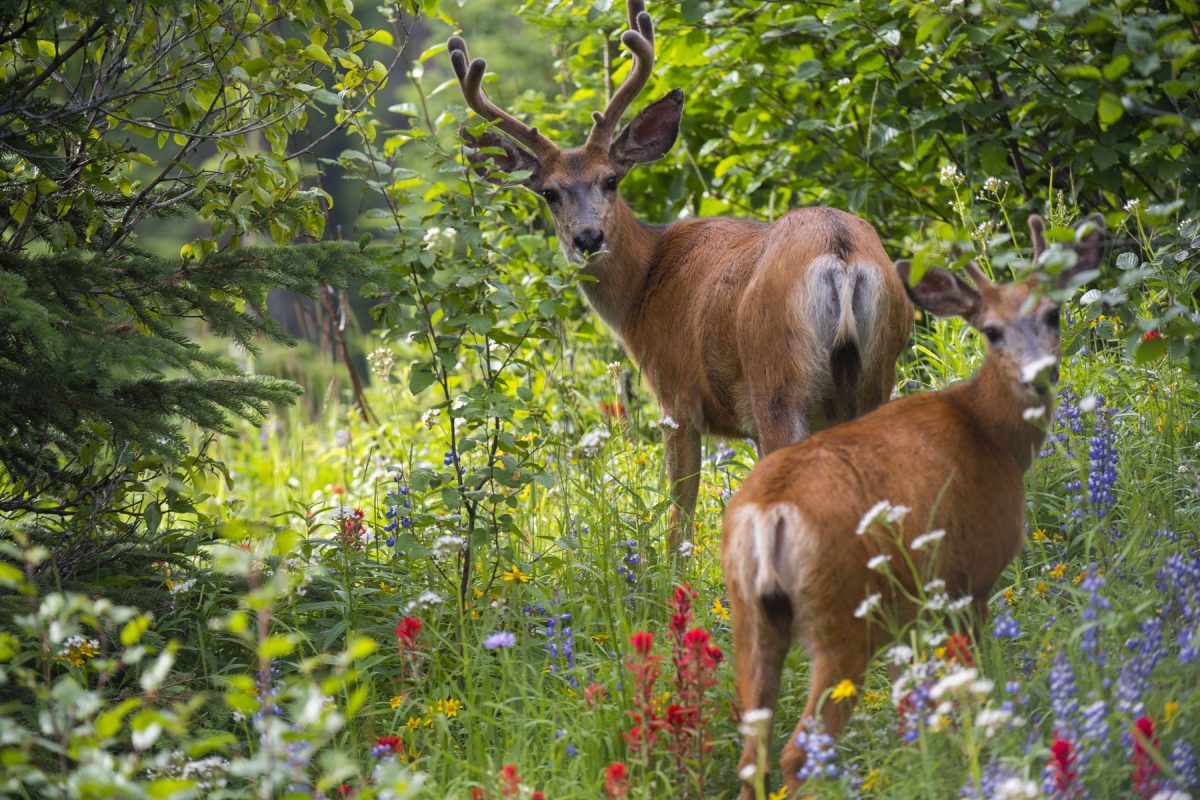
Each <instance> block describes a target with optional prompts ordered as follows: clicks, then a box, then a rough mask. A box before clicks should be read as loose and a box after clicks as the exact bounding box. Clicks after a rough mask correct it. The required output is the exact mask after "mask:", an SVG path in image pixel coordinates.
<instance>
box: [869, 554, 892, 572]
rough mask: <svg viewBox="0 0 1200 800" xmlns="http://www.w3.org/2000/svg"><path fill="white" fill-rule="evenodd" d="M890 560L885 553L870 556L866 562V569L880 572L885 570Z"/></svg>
mask: <svg viewBox="0 0 1200 800" xmlns="http://www.w3.org/2000/svg"><path fill="white" fill-rule="evenodd" d="M891 560H892V557H891V556H889V555H888V554H886V553H880V554H879V555H877V556H871V559H870V560H869V561H867V569H871V570H876V571H879V572H882V571H883V570H884V569H886V568H887V564H888V562H889V561H891Z"/></svg>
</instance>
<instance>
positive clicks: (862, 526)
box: [854, 500, 892, 536]
mask: <svg viewBox="0 0 1200 800" xmlns="http://www.w3.org/2000/svg"><path fill="white" fill-rule="evenodd" d="M891 507H892V504H891V503H889V502H888V501H887V500H880V501H879V502H878V503H876V504H875V505H873V506H871V508H870V509H868V511H867V513H865V514H863V515H862V519H860V520H859V521H858V528H857V529H856V530H855V531H854V532H855V533H856V534H858V535H859V536H862V535H863V534H864V533H866V532H867V529H868V528H870V527H871V525H872V523H874V522H875V521H877V520H878V519H879V517H881V516H883V515H884V514H886V513H887V512H888V511H889V510H890V509H891Z"/></svg>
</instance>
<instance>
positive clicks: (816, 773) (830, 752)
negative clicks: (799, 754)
mask: <svg viewBox="0 0 1200 800" xmlns="http://www.w3.org/2000/svg"><path fill="white" fill-rule="evenodd" d="M796 747H798V748H800V749H801V750H803V751H804V765H803V766H802V767H800V771H799V772H797V773H796V777H797V778H799V779H800V780H802V781H806V780H808V779H809V778H815V777H824V778H837V777H840V776H841V775H842V770H841V768H840V767H838V765H837V764H836V763H835V760H836V758H837V753H836V752H835V751H834V749H833V737H832V736H830V735H829V734H827V733H825V731H823V730H821V729H820V727H819V726H818V725H817V724H816V723H815V722H813V721H812V720H811V719H810V720H807V721H806V724H805V725H804V727H802V728H801V729H800V732H799V733H797V734H796Z"/></svg>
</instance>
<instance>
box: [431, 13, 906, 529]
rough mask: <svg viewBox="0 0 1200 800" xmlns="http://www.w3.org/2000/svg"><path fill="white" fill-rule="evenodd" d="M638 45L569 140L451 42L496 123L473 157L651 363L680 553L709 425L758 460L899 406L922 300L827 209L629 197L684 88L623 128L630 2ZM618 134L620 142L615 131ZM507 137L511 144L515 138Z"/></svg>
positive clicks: (644, 18) (479, 105)
mask: <svg viewBox="0 0 1200 800" xmlns="http://www.w3.org/2000/svg"><path fill="white" fill-rule="evenodd" d="M628 13H629V25H630V30H627V31H625V33H624V34H622V36H621V41H622V42H623V43H624V44H625V46H626V47H627V48H628V49H629V50H630V51H631V52H632V54H633V64H632V68H631V70H630V72H629V76H628V78H627V79H626V80H625V82H624V83H623V84H622V85H621V87H620V88H619V89H618V90H617V91H616V92H615V93H614V94H613V96H612V99H611V100H610V101H609V103H608V105H607V106H606V107H605V109H604V110H603V111H602V112H597V113H594V114H593V121H594V124H593V125H592V130H591V133H590V134H589V135H588V138H587V142H586V143H585V144H584V145H583V146H582V147H577V148H572V149H568V150H563V149H560V148H558V147H556V146H555V145H554V144H553V143H552V142H550V140H549V139H547V138H546V137H545V136H543V135H542V134H541V133H540V132H538V130H537V128H534V127H530V126H528V125H525V124H524V123H522V122H520V121H518V120H517V119H516V118H514V117H513V116H512V115H511V114H509V113H507V112H505V111H503V110H501V109H500V108H498V107H497V106H496V105H495V104H494V103H492V102H491V100H489V99H488V97H487V96H486V95H485V94H484V92H483V89H482V86H481V85H482V82H483V76H484V72H485V70H486V64H485V62H484V61H483V60H482V59H475V60H474V61H472V60H470V58H469V57H468V55H467V46H466V43H465V42H464V41H463V40H462V39H461V38H459V37H457V36H455V37H453V38H451V39H450V41H449V45H448V47H449V51H450V59H451V63H452V65H453V67H454V72H455V74H456V75H457V76H458V80H459V83H460V84H461V86H462V90H463V95H464V96H465V98H466V100H467V104H468V105H469V106H470V107H471V108H472V109H474V110H475V112H476V113H478V114H479V115H480V116H482V117H484V118H485V119H488V120H491V121H493V122H494V123H495V125H494V130H495V131H499V132H500V133H502V134H504V135H505V136H506V137H508V138H504V137H501V136H498V135H496V133H494V132H492V131H489V132H487V133H485V134H483V136H481V137H478V138H475V137H470V136H468V135H467V134H466V132H465V131H464V132H463V135H464V138H465V139H466V141H467V143H468V144H469V145H471V146H473V147H474V148H477V149H476V152H475V153H474V154H473V156H472V160H473V161H474V162H480V161H485V160H486V159H487V158H488V157H489V156H488V155H485V154H484V153H483V152H480V151H491V152H492V153H497V154H499V155H496V156H495V159H496V163H497V165H498V166H499V167H500V168H501V169H502V170H503V171H504V172H508V173H511V172H516V171H518V170H522V171H528V172H529V177H528V178H527V179H526V180H525V181H524V182H525V184H526V185H527V186H528V187H529V188H531V189H533V190H534V191H535V192H537V193H538V194H539V195H541V197H542V198H543V199H544V200H545V201H546V203H547V204H548V205H549V207H550V211H551V213H552V214H553V216H554V223H555V226H556V228H557V232H558V239H559V243H560V245H561V246H562V249H563V252H564V253H565V255H566V256H567V258H568V259H569V260H571V261H573V262H576V263H578V262H585V263H584V266H583V268H582V272H583V274H584V275H586V276H587V279H586V280H584V281H583V282H582V286H583V292H584V294H585V295H586V297H587V300H588V302H589V303H590V304H591V306H592V308H594V309H595V310H596V312H597V313H598V314H599V315H600V317H601V318H602V319H603V320H604V321H605V323H606V324H607V325H608V326H609V327H610V328H611V329H612V330H613V331H614V332H615V333H616V334H617V336H618V337H619V338H620V340H621V342H622V343H623V344H624V346H625V348H626V350H627V351H628V352H629V354H630V356H631V357H632V358H633V360H634V361H635V362H636V363H637V364H638V365H639V366H640V368H641V370H642V372H643V374H644V375H645V376H646V379H647V381H648V382H649V384H650V386H651V388H652V389H653V391H654V393H655V395H656V396H657V399H658V402H659V404H660V406H661V407H662V410H663V412H664V413H665V414H667V415H669V416H670V417H671V418H672V419H673V420H674V422H675V424H676V426H675V427H672V426H671V425H669V424H668V425H664V432H665V442H664V444H665V450H666V466H667V477H668V481H669V484H670V487H671V496H672V501H673V504H672V510H671V537H670V547H671V548H672V550H673V549H674V547H675V546H676V545H677V544H678V542H679V538H680V536H681V534H682V531H683V530H684V529H685V528H686V527H687V526H689V525H690V520H691V514H692V511H693V509H694V508H695V504H696V495H697V491H698V489H699V473H700V461H701V448H700V437H701V434H702V433H705V432H707V433H713V434H716V435H719V436H737V437H749V438H752V439H753V440H754V441H755V443H756V444H757V446H758V450H759V453H760V455H761V454H765V453H769V452H771V451H772V450H775V449H777V448H780V447H783V446H785V445H788V444H792V443H794V442H797V441H799V440H801V439H803V438H804V437H805V436H807V435H808V433H809V431H810V428H812V427H819V426H820V425H822V424H823V423H825V422H832V421H834V420H838V419H847V418H850V417H853V416H855V415H857V414H858V413H861V412H862V411H864V410H867V409H870V408H873V407H875V406H877V405H879V403H881V402H883V401H884V400H885V399H887V397H888V395H889V394H890V392H891V389H892V385H893V383H894V381H895V371H894V365H895V361H896V358H897V357H898V356H899V354H900V351H901V349H902V348H903V347H904V346H905V344H906V342H907V340H908V335H909V331H910V329H911V326H912V307H911V305H910V304H909V302H908V299H907V298H906V296H905V292H904V287H903V286H902V285H901V281H900V279H899V277H898V276H897V275H896V273H895V270H894V269H893V268H892V264H891V262H890V260H889V259H888V257H887V255H886V254H885V253H884V250H883V246H882V245H881V243H880V241H879V237H878V235H877V234H876V232H875V230H874V229H873V228H872V227H871V226H870V225H869V224H867V223H866V222H865V221H863V220H862V219H859V218H858V217H855V216H852V215H850V214H846V213H843V212H841V211H837V210H834V209H831V208H804V209H798V210H794V211H791V212H789V213H787V214H785V215H783V216H782V217H781V218H779V219H778V220H776V221H775V222H774V223H772V224H764V223H760V222H753V221H749V220H742V219H730V218H724V217H714V218H702V219H693V220H687V221H682V222H676V223H673V224H669V225H646V224H643V223H641V222H639V221H638V220H637V218H636V217H635V216H634V214H633V211H632V210H631V209H630V208H629V206H628V205H627V204H626V202H625V201H624V200H623V199H622V198H621V195H620V194H619V193H618V191H617V187H618V186H619V184H620V182H621V179H622V178H623V177H625V175H626V174H627V173H628V172H629V170H630V169H632V168H633V166H634V165H635V164H642V163H646V162H649V161H654V160H656V159H658V158H661V157H662V156H663V155H665V154H666V153H667V151H669V150H670V149H671V147H672V145H673V144H674V142H675V139H676V136H677V135H678V133H679V123H680V118H681V116H682V114H683V92H681V91H680V90H678V89H674V90H672V91H670V92H668V93H667V95H666V96H665V97H662V98H661V99H659V100H656V101H655V102H653V103H651V104H650V105H648V106H647V107H646V108H644V109H643V110H642V111H641V112H640V113H639V114H638V115H637V116H636V117H634V119H633V120H632V121H631V122H630V123H629V125H628V126H626V127H625V128H624V129H623V130H622V131H621V132H620V133H616V131H617V124H618V123H619V122H620V120H621V116H622V114H623V113H624V112H625V111H626V109H627V108H628V107H629V105H630V104H631V103H632V102H633V100H634V98H635V97H637V95H638V94H639V93H640V92H641V90H642V88H643V87H644V86H645V85H646V82H647V81H648V80H649V78H650V75H651V73H652V71H653V67H654V27H653V25H652V23H651V21H650V16H649V14H647V13H646V10H645V6H644V4H643V2H641V0H629V2H628ZM614 134H615V135H614ZM510 140H511V141H510Z"/></svg>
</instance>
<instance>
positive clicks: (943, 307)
mask: <svg viewBox="0 0 1200 800" xmlns="http://www.w3.org/2000/svg"><path fill="white" fill-rule="evenodd" d="M911 268H912V264H911V263H910V262H908V261H897V262H896V271H897V272H899V273H900V278H901V279H902V280H903V281H904V288H905V290H907V291H908V296H909V297H911V298H912V301H913V302H914V303H916V304H917V305H918V306H920V307H921V308H923V309H925V310H926V311H928V312H930V313H932V314H937V315H938V316H939V317H953V316H959V317H966V318H967V319H970V318H971V317H973V316H974V315H975V312H977V311H978V310H979V292H977V291H976V290H975V289H974V288H973V287H972V286H971V285H970V284H968V283H967V282H966V281H964V280H963V279H962V278H960V277H958V276H957V275H955V274H954V273H953V272H951V271H950V270H948V269H942V268H941V267H930V268H929V269H927V270H925V274H924V275H922V276H921V280H919V281H917V285H916V286H909V285H908V282H909V271H910V270H911Z"/></svg>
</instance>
